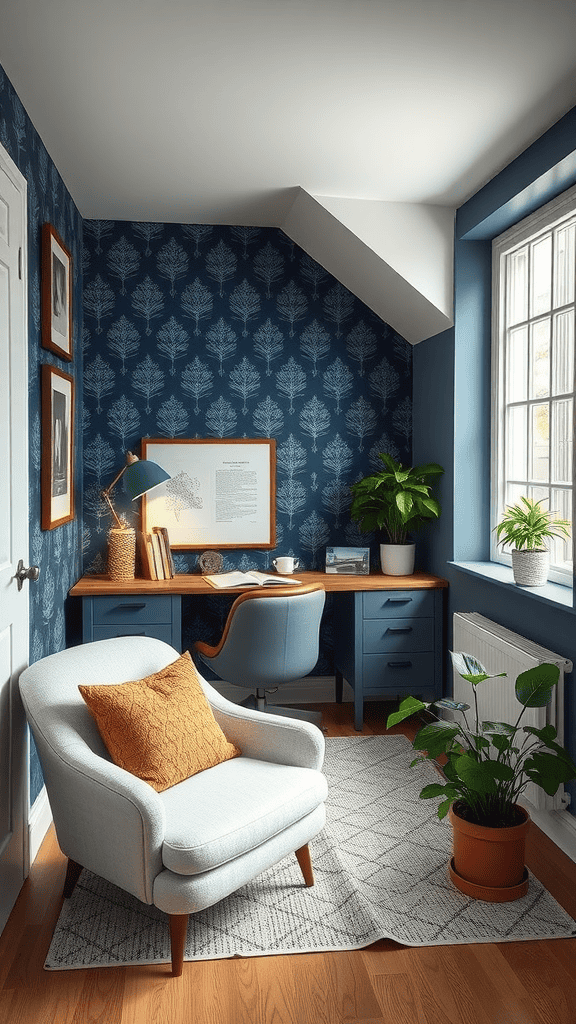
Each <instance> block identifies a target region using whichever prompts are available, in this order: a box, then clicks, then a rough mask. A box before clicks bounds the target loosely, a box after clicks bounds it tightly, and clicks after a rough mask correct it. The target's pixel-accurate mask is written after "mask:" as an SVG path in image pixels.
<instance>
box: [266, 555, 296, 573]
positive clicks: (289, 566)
mask: <svg viewBox="0 0 576 1024" xmlns="http://www.w3.org/2000/svg"><path fill="white" fill-rule="evenodd" d="M272 565H273V566H274V568H275V569H276V572H279V573H280V575H281V576H289V575H290V573H292V572H294V569H297V568H298V559H297V558H289V557H288V556H287V555H286V556H283V557H282V558H273V559H272Z"/></svg>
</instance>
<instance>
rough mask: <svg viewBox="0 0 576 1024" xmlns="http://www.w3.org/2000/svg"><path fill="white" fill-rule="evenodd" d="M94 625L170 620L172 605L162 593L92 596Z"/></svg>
mask: <svg viewBox="0 0 576 1024" xmlns="http://www.w3.org/2000/svg"><path fill="white" fill-rule="evenodd" d="M93 601H94V605H93V609H94V611H93V615H94V625H95V626H103V625H107V624H110V623H115V624H122V625H123V624H129V623H148V622H171V621H172V607H171V602H170V598H169V597H164V596H163V595H162V594H151V595H148V596H146V597H142V596H140V595H134V596H133V595H131V594H128V595H119V596H116V597H95V598H93Z"/></svg>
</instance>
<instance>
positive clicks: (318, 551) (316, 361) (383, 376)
mask: <svg viewBox="0 0 576 1024" xmlns="http://www.w3.org/2000/svg"><path fill="white" fill-rule="evenodd" d="M83 344H84V408H83V425H84V484H85V491H84V545H85V552H84V566H85V570H86V571H88V572H102V571H105V563H104V559H105V551H106V531H107V529H108V526H109V524H110V520H109V517H108V515H107V513H106V508H105V506H103V504H102V502H101V500H100V498H99V492H100V489H101V487H102V486H104V485H105V484H106V483H107V482H109V481H110V480H111V479H112V477H113V475H114V474H115V472H116V470H117V468H118V467H119V466H121V465H122V462H123V452H124V451H125V450H126V449H127V448H130V447H135V448H136V449H137V450H139V449H138V446H139V443H140V439H141V438H142V437H192V438H194V437H223V438H225V437H273V438H275V439H276V445H277V495H276V497H277V523H276V532H277V547H276V549H275V550H264V551H245V550H244V551H242V550H237V551H226V552H223V554H224V558H225V566H226V568H228V569H232V568H240V569H248V568H258V569H268V568H270V566H271V561H272V559H273V558H274V557H275V555H276V554H292V555H295V556H297V557H298V558H299V559H300V564H301V566H302V567H303V568H306V569H314V568H322V567H323V565H324V560H325V548H326V545H333V544H343V545H360V546H368V545H369V544H370V543H371V542H372V547H373V556H374V558H375V559H376V558H377V556H378V551H377V545H376V544H375V538H374V537H373V536H368V535H363V534H361V533H359V531H358V528H357V526H356V525H355V524H352V523H351V522H350V515H349V506H350V500H351V495H350V484H351V483H352V482H353V481H355V480H357V479H359V478H360V477H361V476H364V475H365V474H366V473H369V472H373V471H374V469H376V468H378V467H379V466H380V465H381V464H380V462H379V460H378V458H377V455H378V452H380V451H383V450H388V451H390V452H391V453H392V454H394V455H395V456H396V457H398V458H400V459H401V460H402V461H406V460H409V459H410V457H411V448H412V347H411V346H410V345H409V344H408V343H407V342H406V341H404V339H402V338H401V337H399V336H398V335H397V334H396V333H395V332H394V331H393V330H392V329H391V328H390V327H389V326H388V325H387V324H385V323H384V322H383V321H382V320H381V319H380V318H379V317H377V316H376V315H375V314H374V313H372V311H371V310H370V309H368V308H367V307H366V306H364V305H363V303H361V302H360V301H359V300H358V299H357V298H356V297H355V296H354V295H352V293H351V292H349V291H348V290H347V289H346V288H344V287H343V286H342V285H341V284H339V282H338V281H336V279H335V278H333V277H332V276H331V275H330V274H328V273H327V272H326V271H325V270H324V269H323V268H322V267H321V266H319V264H317V263H315V262H314V261H313V260H312V259H311V258H310V257H309V256H307V255H306V253H305V252H304V251H303V250H302V249H300V248H299V247H298V246H296V245H295V244H294V243H293V242H292V241H291V240H290V239H289V238H288V237H287V236H286V235H285V234H284V233H283V232H282V231H280V230H278V229H275V228H240V227H222V226H219V227H211V226H208V225H182V224H131V223H124V222H112V221H105V222H103V221H85V223H84V330H83ZM198 554H199V552H197V551H191V552H178V553H177V554H176V558H175V561H176V565H177V569H178V571H180V572H193V571H195V570H196V563H197V557H198ZM229 603H230V602H229V599H225V598H223V597H220V598H218V597H216V596H215V597H214V598H213V599H212V600H211V601H210V602H206V601H194V600H189V601H187V602H185V604H186V608H185V610H184V615H183V619H184V624H185V633H184V643H185V645H187V646H188V645H190V644H191V643H192V642H193V641H194V640H195V639H199V638H202V639H204V640H207V641H210V640H215V639H216V638H218V637H219V635H220V633H221V630H222V625H223V617H224V615H225V612H226V609H227V607H228V605H229ZM330 649H331V631H330V614H329V607H328V609H327V614H326V616H325V621H324V624H323V629H322V656H321V658H320V661H319V664H318V666H317V668H316V672H317V673H318V674H321V675H325V674H331V672H332V665H331V657H330Z"/></svg>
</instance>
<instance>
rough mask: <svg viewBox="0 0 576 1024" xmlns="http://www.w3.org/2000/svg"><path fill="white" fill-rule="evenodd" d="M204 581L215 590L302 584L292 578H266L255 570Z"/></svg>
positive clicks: (218, 576)
mask: <svg viewBox="0 0 576 1024" xmlns="http://www.w3.org/2000/svg"><path fill="white" fill-rule="evenodd" d="M204 579H205V580H206V582H207V583H209V584H210V586H211V587H215V588H216V590H228V589H230V588H233V587H278V586H283V585H284V584H286V585H287V586H293V585H297V584H301V583H302V580H295V579H294V577H293V576H268V575H267V574H266V573H265V572H258V570H257V569H251V570H250V572H240V571H234V572H221V573H219V574H217V575H216V576H210V575H207V576H205V577H204Z"/></svg>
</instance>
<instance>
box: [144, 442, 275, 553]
mask: <svg viewBox="0 0 576 1024" xmlns="http://www.w3.org/2000/svg"><path fill="white" fill-rule="evenodd" d="M142 458H143V459H151V460H152V462H157V463H158V465H159V466H162V469H164V470H166V472H167V473H169V474H170V480H167V481H166V482H165V483H163V484H160V485H159V486H158V487H156V488H154V489H153V490H152V491H148V492H147V494H145V495H144V496H143V498H142V530H143V532H144V533H150V531H151V530H152V529H153V528H154V527H155V526H164V527H166V528H167V530H168V536H169V537H170V547H171V548H176V549H178V548H180V549H182V548H188V549H190V548H200V549H202V550H205V549H206V548H216V549H219V550H221V549H223V548H258V549H265V548H274V547H275V546H276V442H275V440H273V439H271V438H238V439H235V438H224V439H221V438H193V439H180V438H178V439H172V438H148V437H145V438H143V439H142Z"/></svg>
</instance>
